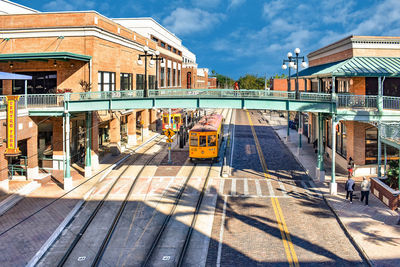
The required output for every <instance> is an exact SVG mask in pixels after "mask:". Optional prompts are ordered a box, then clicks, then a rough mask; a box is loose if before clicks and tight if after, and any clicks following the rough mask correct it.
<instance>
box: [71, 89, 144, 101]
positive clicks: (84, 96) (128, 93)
mask: <svg viewBox="0 0 400 267" xmlns="http://www.w3.org/2000/svg"><path fill="white" fill-rule="evenodd" d="M66 95H68V96H67V98H68V99H66V100H68V101H86V100H104V99H113V98H116V99H127V98H142V97H143V90H124V91H99V92H80V93H69V94H66Z"/></svg>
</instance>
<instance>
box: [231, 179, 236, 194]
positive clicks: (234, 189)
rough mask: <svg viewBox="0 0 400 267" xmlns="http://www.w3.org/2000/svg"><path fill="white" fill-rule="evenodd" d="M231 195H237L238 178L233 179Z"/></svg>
mask: <svg viewBox="0 0 400 267" xmlns="http://www.w3.org/2000/svg"><path fill="white" fill-rule="evenodd" d="M231 195H232V196H236V179H232V185H231Z"/></svg>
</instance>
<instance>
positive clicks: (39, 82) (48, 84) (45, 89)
mask: <svg viewBox="0 0 400 267" xmlns="http://www.w3.org/2000/svg"><path fill="white" fill-rule="evenodd" d="M17 74H22V75H29V76H32V80H28V81H27V85H28V88H27V92H28V94H49V93H53V94H55V93H56V91H57V72H56V71H38V72H17ZM12 92H13V94H14V95H21V94H24V93H25V81H23V80H14V81H13V91H12Z"/></svg>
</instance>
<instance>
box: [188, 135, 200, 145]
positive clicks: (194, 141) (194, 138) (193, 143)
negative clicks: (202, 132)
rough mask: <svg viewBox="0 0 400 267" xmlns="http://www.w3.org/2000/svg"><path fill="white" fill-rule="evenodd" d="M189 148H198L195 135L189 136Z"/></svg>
mask: <svg viewBox="0 0 400 267" xmlns="http://www.w3.org/2000/svg"><path fill="white" fill-rule="evenodd" d="M189 145H190V146H198V140H197V134H195V133H192V134H190V144H189Z"/></svg>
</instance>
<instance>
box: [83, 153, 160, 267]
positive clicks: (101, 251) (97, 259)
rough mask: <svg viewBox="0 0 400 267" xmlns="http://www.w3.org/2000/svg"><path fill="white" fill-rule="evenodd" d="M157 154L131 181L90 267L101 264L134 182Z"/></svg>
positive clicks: (155, 154) (152, 157)
mask: <svg viewBox="0 0 400 267" xmlns="http://www.w3.org/2000/svg"><path fill="white" fill-rule="evenodd" d="M157 155H158V154H157V153H154V155H152V156H151V157H150V158H149V159H148V160H147V161H146V163H145V164H144V165H143V167H142V168H141V169H140V171H139V172H138V174H137V175H136V177H135V179H134V180H133V183H132V185H131V186H130V188H129V191H128V193H127V194H126V197H125V199H124V201H123V202H122V205H121V206H120V208H119V210H118V213H117V215H116V216H115V217H114V220H113V222H112V224H111V226H110V228H109V229H108V232H107V235H106V236H105V237H104V239H103V242H102V244H101V246H100V249H99V250H98V252H97V254H96V257H95V259H94V261H93V262H92V264H91V266H92V267H93V266H98V265H99V264H100V262H101V259H102V257H103V255H104V252H105V251H106V248H107V245H108V243H109V242H110V240H111V238H112V235H113V234H114V231H115V228H116V227H117V225H118V222H119V220H120V219H121V217H122V214H123V212H124V210H125V207H126V205H127V204H128V201H129V198H130V197H131V195H132V192H133V189H134V188H135V185H136V182H137V180H138V178H139V177H140V175H141V174H142V173H143V171H144V169H145V167H146V166H147V165H148V164H149V163H151V162H152V161H153V159H154V158H155V157H156V156H157Z"/></svg>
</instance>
